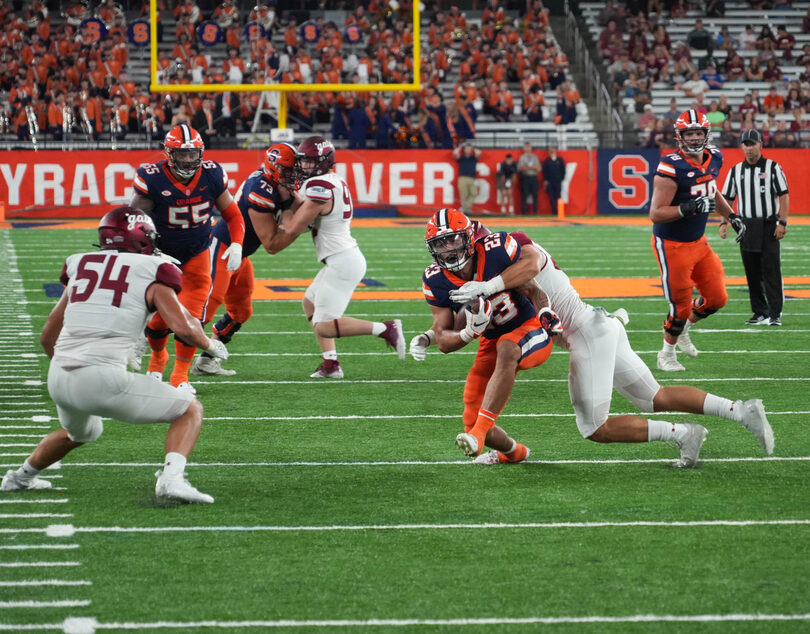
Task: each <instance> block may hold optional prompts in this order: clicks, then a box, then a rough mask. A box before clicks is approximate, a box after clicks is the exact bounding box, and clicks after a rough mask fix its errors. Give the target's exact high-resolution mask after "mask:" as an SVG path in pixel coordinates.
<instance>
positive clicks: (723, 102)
mask: <svg viewBox="0 0 810 634" xmlns="http://www.w3.org/2000/svg"><path fill="white" fill-rule="evenodd" d="M717 109H718V110H719V111H720V112H722V113H723V116H724V117H725V118H726V119H731V118H732V116H733V114H734V113H733V111H732V110H731V106H730V105H729V103H728V97H726V96H725V95H720V99H718V101H717Z"/></svg>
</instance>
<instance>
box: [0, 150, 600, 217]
mask: <svg viewBox="0 0 810 634" xmlns="http://www.w3.org/2000/svg"><path fill="white" fill-rule="evenodd" d="M506 153H507V152H506V151H504V150H487V151H484V152H483V153H482V155H481V157H480V159H479V161H478V167H477V172H478V179H477V185H478V198H477V199H476V204H475V206H474V207H473V212H474V213H476V212H477V213H485V212H486V213H499V210H498V208H497V185H496V180H495V175H496V172H497V166H498V164H499V162H500V161H501V160H503V158H504V157H505V156H506ZM512 154H513V156H514V157H515V158H516V159H517V158H518V156H519V154H520V152H519V151H518V150H515V151H514V152H513V153H512ZM263 155H264V152H263V151H261V150H206V151H205V158H206V159H210V160H214V161H218V162H219V163H220V164H222V166H223V167H224V168H225V171H226V172H227V173H228V176H229V177H230V190H231V193H233V194H235V193H236V190H237V188H238V187H239V185H240V184H241V182H242V181H243V180H244V179H245V178H247V177H248V176H249V175H250V173H251V172H253V170H255V169H256V168H257V167H258V166H259V165H260V163H261V161H262V159H263ZM538 156H539V157H540V159H541V160H543V159H544V158H545V156H546V154H545V153H544V152H538ZM560 156H562V157H563V158H564V159H565V161H566V163H567V166H568V169H567V173H568V176H567V184H568V187H569V192H570V203H569V204H568V206H567V209H566V211H567V212H568V213H570V214H584V213H588V209H589V207H591V206H592V205H593V203H594V195H595V191H596V186H595V185H596V180H595V177H591V176H589V172H590V171H592V170H590V169H589V165H590V163H589V161H590V158H591V157H590V156H589V152H588V151H587V150H571V151H567V152H560ZM162 158H164V154H163V152H162V151H161V150H133V151H129V152H111V151H96V152H81V153H78V152H70V153H69V152H61V151H40V152H33V151H31V152H27V151H23V152H0V201H4V202H5V204H6V209H7V216H8V217H9V218H21V217H29V218H37V217H41V218H48V217H62V218H87V217H101V216H102V215H104V213H106V212H107V211H109V209H110V207H111V206H115V205H121V204H125V203H127V202H129V200H130V199H131V197H132V179H133V177H134V176H135V170H136V169H137V167H138V166H139V165H141V164H142V163H152V162H156V161H159V160H161V159H162ZM337 161H338V164H337V172H338V173H339V174H340V175H341V176H343V177H344V178H345V179H346V181H347V182H348V184H349V188H350V190H351V192H352V197H353V200H354V203H355V205H356V206H357V207H358V208H363V207H371V208H381V209H388V210H392V211H393V212H396V213H401V214H406V215H425V216H428V215H430V214H431V213H433V212H434V211H435V210H437V209H441V208H442V207H453V206H458V204H459V196H458V187H457V184H456V183H457V176H456V174H457V163H456V160H455V159H454V158H453V153H452V151H450V150H399V151H390V150H343V149H341V150H338V151H337ZM540 181H541V182H540V195H539V199H540V213H541V214H542V213H546V214H548V213H551V210H550V209H549V204H548V197H547V196H546V195H545V193H544V190H543V183H542V176H541V177H540ZM515 196H516V205H515V206H516V209H517V210H519V209H520V188H519V187H518V188H517V191H516V192H515ZM594 208H595V207H594Z"/></svg>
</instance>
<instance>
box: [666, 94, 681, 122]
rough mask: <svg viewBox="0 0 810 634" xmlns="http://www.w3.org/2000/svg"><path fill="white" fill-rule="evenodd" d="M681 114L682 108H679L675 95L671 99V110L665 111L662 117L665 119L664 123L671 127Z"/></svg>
mask: <svg viewBox="0 0 810 634" xmlns="http://www.w3.org/2000/svg"><path fill="white" fill-rule="evenodd" d="M680 116H681V109H680V108H678V100H677V99H675V97H673V98H672V99H670V100H669V110H667V111H666V112H665V113H664V116H663V117H662V118H663V120H664V125H665V126H667V127H671V126H672V124H673V123H675V121H677V120H678V117H680Z"/></svg>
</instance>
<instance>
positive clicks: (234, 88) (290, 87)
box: [149, 0, 422, 128]
mask: <svg viewBox="0 0 810 634" xmlns="http://www.w3.org/2000/svg"><path fill="white" fill-rule="evenodd" d="M419 2H420V0H413V16H412V17H413V82H412V83H410V84H160V83H158V41H157V10H158V9H157V0H149V29H150V38H149V46H150V50H151V59H150V63H149V74H150V84H149V90H150V92H166V93H169V92H277V93H279V104H278V117H277V119H278V127H279V128H286V127H287V93H288V92H351V91H358V92H371V91H379V92H396V91H400V90H401V91H405V92H415V91H418V90H421V89H422V78H421V65H422V64H421V46H420V29H419V27H420V24H419V19H420V12H419Z"/></svg>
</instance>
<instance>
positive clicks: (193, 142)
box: [163, 123, 205, 179]
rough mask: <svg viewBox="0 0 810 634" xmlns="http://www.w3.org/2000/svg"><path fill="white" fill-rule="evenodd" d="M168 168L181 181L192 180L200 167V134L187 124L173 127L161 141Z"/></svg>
mask: <svg viewBox="0 0 810 634" xmlns="http://www.w3.org/2000/svg"><path fill="white" fill-rule="evenodd" d="M163 148H164V149H165V150H166V156H167V158H168V159H169V167H171V168H172V170H174V172H175V173H176V174H177V175H178V176H179V177H180V178H182V179H189V178H193V176H194V175H195V174H196V173H197V171H198V170H199V169H200V167H201V166H202V157H203V150H204V149H205V143H203V140H202V137H201V136H200V133H199V132H197V131H196V130H195V129H194V128H192V127H191V126H190V125H188V124H187V123H181V124H180V125H176V126H174V127H173V128H172V129H171V130H169V133H168V134H167V135H166V139H165V140H164V141H163Z"/></svg>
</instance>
